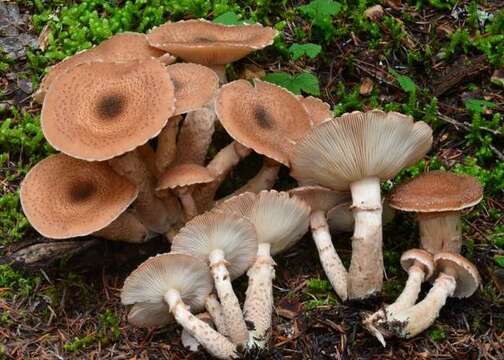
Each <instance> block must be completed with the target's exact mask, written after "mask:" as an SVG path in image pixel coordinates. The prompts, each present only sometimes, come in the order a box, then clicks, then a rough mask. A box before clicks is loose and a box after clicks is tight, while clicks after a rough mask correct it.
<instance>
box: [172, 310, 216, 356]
mask: <svg viewBox="0 0 504 360" xmlns="http://www.w3.org/2000/svg"><path fill="white" fill-rule="evenodd" d="M196 317H197V318H198V319H199V320H201V321H204V322H205V323H207V324H208V325H210V326H212V325H213V323H212V317H211V316H210V314H208V313H206V312H203V313H199V314H197V315H196ZM180 340H181V341H182V345H183V346H184V347H185V348H186V349H188V350H189V351H192V352H196V351H198V350H199V347H200V343H199V342H198V340H196V339H195V338H194V337H192V335H190V334H189V333H188V332H187V330H185V329H184V330H183V331H182V334H180Z"/></svg>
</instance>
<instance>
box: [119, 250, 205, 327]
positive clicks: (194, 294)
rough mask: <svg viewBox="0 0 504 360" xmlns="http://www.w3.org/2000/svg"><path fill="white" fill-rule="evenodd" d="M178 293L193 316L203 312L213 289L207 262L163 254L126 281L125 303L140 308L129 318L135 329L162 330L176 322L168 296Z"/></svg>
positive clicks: (185, 256) (137, 270) (135, 271)
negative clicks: (149, 327)
mask: <svg viewBox="0 0 504 360" xmlns="http://www.w3.org/2000/svg"><path fill="white" fill-rule="evenodd" d="M171 289H173V290H177V291H178V292H179V293H180V297H181V298H182V301H183V302H184V304H186V305H188V306H189V308H190V311H191V312H197V311H201V310H202V309H203V308H204V306H205V300H206V298H207V297H208V295H210V293H211V292H212V289H213V281H212V277H211V275H210V269H209V268H208V266H207V265H206V264H205V262H203V261H200V260H199V259H197V258H195V257H193V256H190V255H186V254H175V253H169V254H161V255H157V256H154V257H151V258H150V259H148V260H146V261H145V262H143V263H142V264H141V265H140V266H139V267H138V268H137V269H136V270H134V271H133V272H132V273H131V274H130V275H129V276H128V277H127V279H126V280H125V281H124V286H123V288H122V291H121V302H122V303H123V304H125V305H130V304H136V305H135V306H134V307H133V308H132V309H131V312H130V314H129V315H128V320H129V321H130V322H131V323H132V324H133V325H135V326H141V327H144V326H160V325H164V324H166V323H168V322H170V321H171V320H172V318H171V316H169V315H167V314H169V308H168V305H166V304H165V302H164V298H163V297H164V295H165V294H166V292H168V290H171Z"/></svg>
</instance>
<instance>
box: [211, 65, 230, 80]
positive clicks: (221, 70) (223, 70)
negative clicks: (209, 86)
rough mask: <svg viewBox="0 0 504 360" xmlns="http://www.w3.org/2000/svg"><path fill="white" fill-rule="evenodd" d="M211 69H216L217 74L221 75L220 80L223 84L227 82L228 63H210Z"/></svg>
mask: <svg viewBox="0 0 504 360" xmlns="http://www.w3.org/2000/svg"><path fill="white" fill-rule="evenodd" d="M208 67H209V68H210V69H212V70H213V71H215V73H216V74H217V76H218V77H219V82H220V83H221V84H226V83H227V82H228V79H227V75H226V65H221V64H219V65H208Z"/></svg>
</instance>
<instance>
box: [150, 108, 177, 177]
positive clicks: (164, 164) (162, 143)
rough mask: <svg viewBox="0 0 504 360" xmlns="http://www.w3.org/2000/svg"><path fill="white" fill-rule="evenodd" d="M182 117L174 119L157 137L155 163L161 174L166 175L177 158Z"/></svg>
mask: <svg viewBox="0 0 504 360" xmlns="http://www.w3.org/2000/svg"><path fill="white" fill-rule="evenodd" d="M181 121H182V116H181V115H177V116H174V117H172V118H171V119H170V120H169V121H168V124H166V126H165V127H164V128H163V130H161V132H160V133H159V135H158V137H157V147H156V152H155V159H154V160H155V163H156V168H157V171H158V172H159V173H161V174H162V173H164V172H165V171H166V170H167V169H168V167H169V166H170V165H172V164H173V162H174V161H175V159H176V157H177V134H178V127H179V123H180V122H181Z"/></svg>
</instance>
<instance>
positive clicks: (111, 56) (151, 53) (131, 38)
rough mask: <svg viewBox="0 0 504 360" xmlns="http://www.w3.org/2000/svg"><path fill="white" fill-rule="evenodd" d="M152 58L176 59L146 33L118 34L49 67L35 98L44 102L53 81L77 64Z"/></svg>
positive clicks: (39, 101)
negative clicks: (157, 47)
mask: <svg viewBox="0 0 504 360" xmlns="http://www.w3.org/2000/svg"><path fill="white" fill-rule="evenodd" d="M151 58H157V59H158V60H159V61H161V62H163V63H165V64H167V63H170V62H173V61H174V59H173V57H170V56H169V54H166V53H165V52H164V51H162V50H159V49H156V48H155V47H152V46H150V45H149V43H148V42H147V38H146V36H145V34H140V33H134V32H124V33H120V34H116V35H114V36H112V37H110V38H108V39H107V40H105V41H103V42H102V43H101V44H99V45H98V46H95V47H93V48H91V49H88V50H84V51H81V52H79V53H77V54H75V55H73V56H70V57H68V58H66V59H65V60H63V61H61V62H59V63H57V64H56V65H54V66H52V67H51V68H49V72H48V73H47V75H46V76H45V77H44V78H43V79H42V82H41V83H40V86H39V88H38V90H37V92H36V93H35V94H34V95H33V98H34V100H35V101H36V102H38V103H39V104H42V103H43V101H44V97H45V95H46V93H47V91H48V90H49V87H50V86H51V84H52V82H53V81H54V80H55V79H56V78H57V77H58V76H60V75H61V74H64V73H65V72H66V71H68V70H70V69H71V68H73V67H75V66H77V65H80V64H84V63H88V62H93V61H97V62H113V63H117V62H128V61H133V60H147V59H151Z"/></svg>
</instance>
